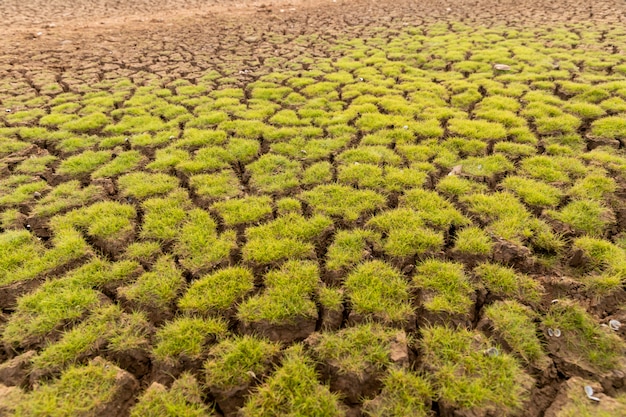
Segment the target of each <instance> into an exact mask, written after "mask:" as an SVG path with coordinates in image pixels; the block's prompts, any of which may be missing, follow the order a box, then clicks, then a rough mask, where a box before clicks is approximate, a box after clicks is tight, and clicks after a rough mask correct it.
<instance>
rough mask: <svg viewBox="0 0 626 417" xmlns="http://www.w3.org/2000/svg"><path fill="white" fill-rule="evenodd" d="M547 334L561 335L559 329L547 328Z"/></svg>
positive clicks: (552, 335) (551, 335)
mask: <svg viewBox="0 0 626 417" xmlns="http://www.w3.org/2000/svg"><path fill="white" fill-rule="evenodd" d="M548 336H550V337H561V331H560V330H559V329H548Z"/></svg>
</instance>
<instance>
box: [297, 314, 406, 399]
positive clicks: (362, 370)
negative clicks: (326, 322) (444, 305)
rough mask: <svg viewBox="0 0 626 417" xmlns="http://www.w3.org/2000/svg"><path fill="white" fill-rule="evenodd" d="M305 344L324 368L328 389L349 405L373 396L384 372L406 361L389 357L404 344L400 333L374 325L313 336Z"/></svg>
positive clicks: (403, 336)
mask: <svg viewBox="0 0 626 417" xmlns="http://www.w3.org/2000/svg"><path fill="white" fill-rule="evenodd" d="M307 342H308V344H309V346H310V347H311V350H312V352H313V355H314V356H315V357H316V359H318V360H319V361H321V362H323V363H324V364H325V368H326V369H325V373H328V375H329V376H330V387H331V389H332V390H339V391H342V392H343V394H345V395H346V397H347V400H348V401H349V402H354V401H358V400H359V399H360V398H361V397H362V396H370V395H371V394H373V393H375V392H376V391H377V388H378V386H379V384H380V379H381V378H382V375H383V374H384V372H385V370H386V369H387V368H388V367H390V366H391V365H392V364H393V363H394V361H402V360H404V361H406V358H396V357H393V355H392V352H391V351H392V348H396V347H399V346H400V345H402V344H404V346H406V344H407V343H408V341H407V336H406V334H405V333H404V331H402V330H400V331H398V330H396V329H387V328H384V327H383V326H382V325H380V324H376V323H365V324H361V325H357V326H355V327H348V328H346V329H343V330H340V331H338V332H336V333H319V334H315V335H313V336H311V337H310V338H309V339H307ZM402 365H405V363H400V366H402ZM373 387H375V388H373ZM372 388H373V389H372Z"/></svg>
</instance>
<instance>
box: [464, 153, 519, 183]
mask: <svg viewBox="0 0 626 417" xmlns="http://www.w3.org/2000/svg"><path fill="white" fill-rule="evenodd" d="M460 165H462V166H463V173H464V174H467V175H471V176H474V177H485V178H496V177H497V176H499V175H502V174H504V173H506V172H510V171H513V169H514V165H513V163H512V162H511V161H509V160H508V159H507V158H506V157H505V156H503V155H501V154H495V155H489V156H483V157H470V158H466V159H464V160H462V161H460Z"/></svg>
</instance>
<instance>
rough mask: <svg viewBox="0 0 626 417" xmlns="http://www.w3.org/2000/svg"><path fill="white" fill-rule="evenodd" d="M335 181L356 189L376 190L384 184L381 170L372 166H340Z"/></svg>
mask: <svg viewBox="0 0 626 417" xmlns="http://www.w3.org/2000/svg"><path fill="white" fill-rule="evenodd" d="M337 181H338V182H339V183H341V184H345V185H350V186H353V187H355V188H358V189H363V188H372V189H378V188H381V187H382V185H383V183H384V177H383V169H382V168H381V167H379V166H377V165H372V164H353V165H342V166H340V167H339V171H338V173H337Z"/></svg>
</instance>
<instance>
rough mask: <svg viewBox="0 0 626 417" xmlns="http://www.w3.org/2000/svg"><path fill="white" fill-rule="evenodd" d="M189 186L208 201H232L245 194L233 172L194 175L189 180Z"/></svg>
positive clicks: (224, 171)
mask: <svg viewBox="0 0 626 417" xmlns="http://www.w3.org/2000/svg"><path fill="white" fill-rule="evenodd" d="M189 185H190V186H191V188H192V189H193V190H194V192H195V193H196V195H198V196H200V197H202V198H205V199H207V200H222V199H230V198H236V197H240V196H241V195H242V194H243V191H242V189H241V188H242V187H241V184H240V183H239V179H238V178H237V175H236V174H235V173H234V172H233V171H232V170H223V171H220V172H217V173H214V174H198V175H193V176H192V177H190V178H189Z"/></svg>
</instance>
